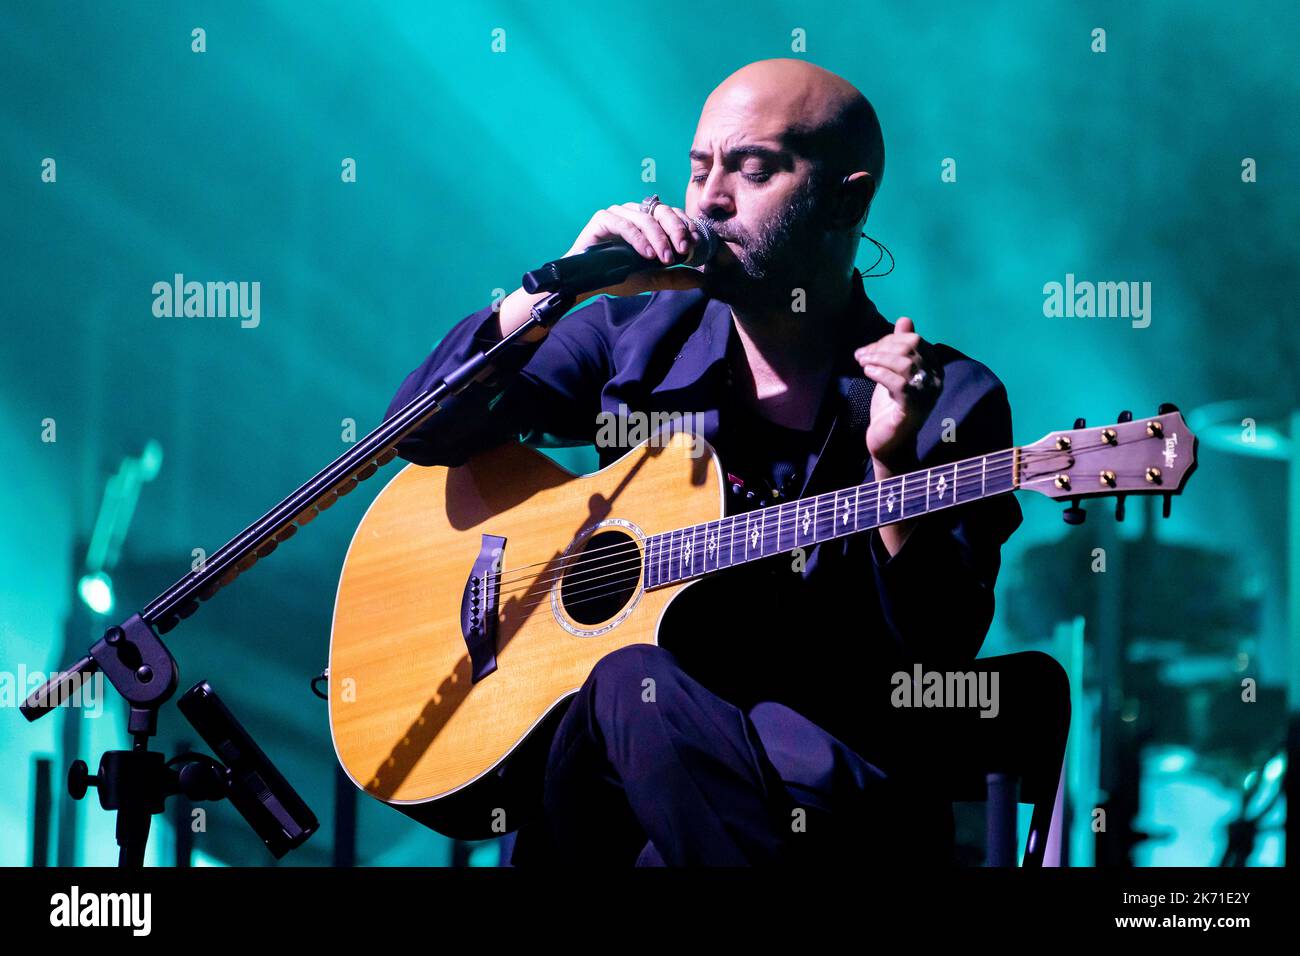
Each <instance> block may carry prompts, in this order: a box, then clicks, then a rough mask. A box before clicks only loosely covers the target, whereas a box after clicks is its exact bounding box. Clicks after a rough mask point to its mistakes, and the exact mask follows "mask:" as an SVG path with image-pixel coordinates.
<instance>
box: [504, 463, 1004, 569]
mask: <svg viewBox="0 0 1300 956" xmlns="http://www.w3.org/2000/svg"><path fill="white" fill-rule="evenodd" d="M1014 466H1015V462H1014V460H1012V461H1006V462H999V463H997V464H990V465H989V467H988V468H987V469H980V470H978V472H977V473H978V474H980V475H981V476H986V477H987V476H991V477H995V478H1001V477H1005V475H1006V474H1007V473H1008V472H1009V470H1010V469H1013V468H1014ZM941 467H943V468H944V469H945V470H946V469H947V468H949V467H951V466H941ZM920 473H921V472H914V474H920ZM903 477H904V476H902V475H899V476H898V477H897V478H887V479H885V480H884V481H881V482H874V483H872V484H873V486H875V485H878V486H879V487H880V488H881V490H882V493H883V491H884V489H885V488H886V487H887V486H888V485H890V484H891V483H893V482H895V481H897V482H898V483H899V484H900V485H901V484H902V479H903ZM945 477H946V476H945ZM975 477H976V473H975V472H973V473H970V474H964V475H963V474H961V473H960V472H959V473H958V475H957V478H956V479H955V480H956V481H966V482H973V481H974V479H975ZM858 487H862V488H865V487H867V485H866V484H864V485H860V486H858ZM846 490H851V489H840V491H839V492H823V493H822V494H821V495H817V496H815V497H811V498H799V499H794V500H795V501H798V502H800V503H807V502H815V503H818V504H820V503H821V502H822V499H824V498H829V497H832V496H834V495H836V494H840V495H842V494H844V493H845V491H846ZM1008 490H1009V489H1008ZM891 491H892V489H891ZM925 491H926V489H925V488H921V489H917V488H908V489H906V502H913V501H915V500H916V498H917V497H924V496H925ZM958 491H960V489H958ZM858 498H859V500H861V496H860V495H859V496H858ZM841 500H847V499H841ZM967 500H968V501H969V500H970V499H969V498H968V499H967ZM793 503H794V502H793V501H789V502H785V503H784V504H781V505H773V506H769V507H772V508H782V509H784V508H788V507H789V506H790V505H791V504H793ZM761 510H763V509H754V510H753V511H748V512H739V513H737V514H735V515H724V516H723V517H722V518H715V519H714V520H713V521H708V522H703V524H714V523H715V522H717V521H726V520H730V519H733V518H740V517H741V516H742V515H747V514H754V513H756V512H758V511H761ZM779 520H780V522H781V525H782V527H784V524H785V522H786V521H787V520H789V521H790V524H791V525H794V524H797V523H798V520H799V519H798V516H797V514H796V515H795V516H794V517H792V518H790V519H787V518H786V516H784V515H781V516H779ZM688 527H690V528H696V527H700V526H699V525H690V526H688ZM685 530H686V529H685V528H678V529H674V530H673V531H664V532H658V533H656V534H655V535H652V536H650V537H660V536H663V537H667V536H669V535H671V534H676V533H677V532H678V531H685ZM627 544H628V542H626V541H620V542H617V543H615V544H610V545H602V546H600V547H599V548H590V549H587V550H585V551H580V552H578V553H577V554H575V555H572V556H570V557H569V558H567V559H563V560H565V561H566V562H567V563H564V564H563V565H562V567H561V570H562V571H563V572H567V571H569V570H572V569H573V568H575V567H577V566H578V565H581V564H583V563H586V562H587V561H588V560H596V561H599V560H602V559H601V558H599V557H594V558H593V557H592V556H593V555H598V554H599V553H600V552H602V551H608V550H610V549H612V548H622V547H625V546H626V545H627ZM554 560H555V559H552V561H554ZM552 561H535V562H533V563H531V564H523V565H518V566H515V567H511V568H506V569H503V570H502V571H501V574H502V575H506V574H510V573H514V572H518V571H522V570H526V569H528V568H534V567H539V566H545V565H548V564H551V563H552ZM519 581H533V579H532V577H531V576H530V575H521V576H519V577H515V578H510V579H505V578H504V577H503V579H502V580H501V581H499V582H498V585H497V587H498V590H500V591H502V593H504V591H505V590H506V589H508V586H509V585H513V584H515V583H517V582H519ZM534 583H535V582H534Z"/></svg>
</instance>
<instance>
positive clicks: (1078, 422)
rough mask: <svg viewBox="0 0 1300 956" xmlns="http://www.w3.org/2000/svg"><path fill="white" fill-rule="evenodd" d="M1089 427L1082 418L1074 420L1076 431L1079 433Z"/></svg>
mask: <svg viewBox="0 0 1300 956" xmlns="http://www.w3.org/2000/svg"><path fill="white" fill-rule="evenodd" d="M1087 427H1088V423H1087V422H1086V421H1085V420H1084V419H1082V418H1076V419H1075V420H1074V429H1075V431H1078V430H1079V429H1080V428H1087Z"/></svg>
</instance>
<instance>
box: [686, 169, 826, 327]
mask: <svg viewBox="0 0 1300 956" xmlns="http://www.w3.org/2000/svg"><path fill="white" fill-rule="evenodd" d="M818 193H819V190H818V189H817V187H816V183H815V182H812V181H810V182H809V183H808V185H806V186H805V187H804V189H803V190H801V191H800V192H799V193H798V194H797V195H796V196H795V197H794V198H793V199H792V200H791V201H790V202H789V203H788V204H787V205H786V206H785V207H784V208H782V209H781V210H780V211H779V212H778V213H776V215H774V216H772V217H771V218H770V219H768V220H767V221H766V222H764V223H763V224H762V225H761V226H759V227H758V228H757V229H756V230H753V231H749V230H743V229H741V228H740V227H738V225H737V224H736V223H735V222H734V221H732V220H722V221H719V220H716V219H710V218H708V217H701V218H702V219H703V220H704V222H705V223H706V224H707V225H708V226H709V228H710V229H712V230H713V231H714V232H715V233H717V235H718V238H719V239H724V240H729V241H732V242H734V243H735V245H734V246H732V247H730V251H731V252H732V253H734V255H735V260H734V261H731V260H728V261H727V262H726V263H725V264H723V265H721V266H719V265H718V263H717V260H716V259H715V260H714V264H713V266H712V267H711V268H710V270H709V271H708V272H706V273H705V281H704V284H703V289H704V291H705V292H706V293H707V294H708V296H709V297H710V298H714V299H719V300H721V301H723V302H726V303H727V304H728V305H731V306H735V307H749V308H754V307H757V308H759V309H765V308H766V309H770V308H771V307H772V306H773V304H774V303H783V304H785V305H788V304H789V302H790V295H791V292H792V290H793V289H796V288H806V287H807V286H808V283H809V278H810V276H811V275H812V273H813V271H814V266H815V264H814V263H813V262H811V261H810V257H812V256H815V254H816V249H817V247H818V238H819V235H820V230H819V229H818V227H817V223H818V221H819V219H820V217H819V212H820V204H819V202H818Z"/></svg>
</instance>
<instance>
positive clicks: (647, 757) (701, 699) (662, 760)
mask: <svg viewBox="0 0 1300 956" xmlns="http://www.w3.org/2000/svg"><path fill="white" fill-rule="evenodd" d="M543 806H544V813H543V815H542V819H541V820H540V821H538V822H536V823H530V824H529V825H528V826H526V827H525V828H524V829H523V830H521V832H520V834H519V839H518V842H517V844H516V847H515V854H514V857H513V858H512V862H514V863H516V864H520V863H523V864H529V863H533V862H546V863H548V864H552V863H559V864H583V865H611V866H627V865H633V864H635V865H640V866H663V865H668V866H698V865H710V866H754V865H789V864H821V863H826V862H831V861H836V860H838V861H841V862H842V861H844V860H845V858H848V859H850V860H854V861H859V862H863V863H866V862H870V861H871V860H872V859H873V858H875V859H878V860H879V861H880V862H898V861H899V860H900V859H902V858H903V856H904V855H906V858H907V861H908V862H917V861H919V858H920V857H919V855H922V854H923V855H925V856H927V857H929V858H930V859H940V860H942V859H943V857H944V855H945V853H946V854H947V855H948V858H949V859H950V858H951V838H952V831H951V828H952V815H951V806H950V805H948V804H944V803H942V802H937V803H935V802H931V803H928V804H927V802H926V801H925V800H924V799H919V800H918V799H917V794H914V793H908V792H907V790H906V788H905V787H902V786H898V785H895V783H894V782H893V781H891V780H890V778H889V776H888V775H887V774H886V773H885V772H884V771H883V770H882V769H880V768H879V767H877V766H875V765H873V764H872V763H870V762H868V761H867V760H866V759H865V758H864V757H862V756H861V755H859V754H858V753H856V752H854V751H853V750H851V749H850V748H849V747H848V746H846V745H845V744H844V743H843V742H841V741H840V740H838V739H836V738H835V737H834V736H832V735H831V734H830V733H828V732H827V731H825V730H824V729H822V728H821V727H819V726H818V725H816V724H815V723H813V722H812V721H811V720H809V719H807V718H806V717H804V716H802V715H801V714H799V713H797V712H795V711H794V710H793V709H791V708H790V707H788V706H786V705H784V704H782V703H778V702H775V701H759V702H757V703H753V704H751V705H748V706H747V707H746V708H745V709H742V708H740V707H737V706H735V705H733V704H732V703H730V702H728V701H727V700H724V699H723V698H721V697H719V696H718V695H717V694H715V693H714V692H712V691H710V690H709V689H708V688H706V687H705V686H704V685H702V684H701V683H699V682H698V681H697V680H695V679H694V678H692V677H691V676H690V675H689V674H687V673H686V672H685V671H684V670H683V669H682V668H681V666H680V665H679V663H678V660H677V658H676V657H675V656H674V655H673V653H672V652H670V651H668V650H666V649H665V648H663V647H660V646H657V645H645V644H642V645H633V646H631V647H625V648H621V649H620V650H617V651H614V652H613V653H611V654H608V655H606V656H605V657H604V658H602V659H601V660H600V661H599V662H598V663H597V664H596V666H595V668H594V669H593V670H592V673H591V674H590V676H589V677H588V679H587V681H586V682H585V683H584V684H583V686H582V688H581V689H580V690H579V692H578V693H577V694H576V695H575V697H574V698H573V699H572V700H571V701H570V703H569V705H568V710H567V712H566V713H565V715H564V717H563V718H562V719H561V721H560V724H559V726H558V729H557V730H556V733H555V736H554V737H553V739H552V741H551V746H550V750H549V756H548V759H547V765H546V773H545V781H544V798H543ZM525 847H526V853H521V850H524V848H525ZM521 857H522V859H521Z"/></svg>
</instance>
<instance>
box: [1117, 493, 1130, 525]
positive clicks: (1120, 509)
mask: <svg viewBox="0 0 1300 956" xmlns="http://www.w3.org/2000/svg"><path fill="white" fill-rule="evenodd" d="M1127 497H1128V495H1116V496H1115V520H1116V521H1123V520H1124V499H1125V498H1127Z"/></svg>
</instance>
